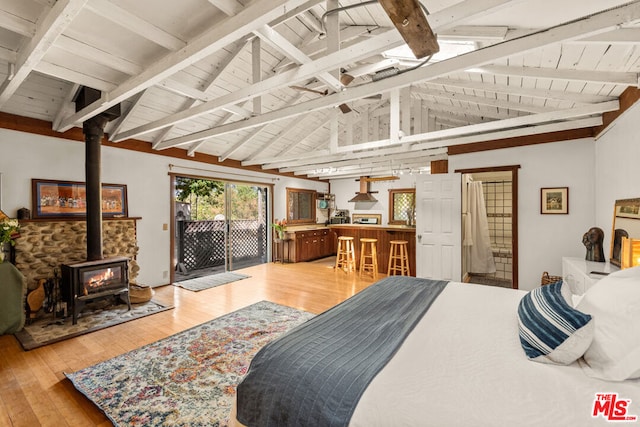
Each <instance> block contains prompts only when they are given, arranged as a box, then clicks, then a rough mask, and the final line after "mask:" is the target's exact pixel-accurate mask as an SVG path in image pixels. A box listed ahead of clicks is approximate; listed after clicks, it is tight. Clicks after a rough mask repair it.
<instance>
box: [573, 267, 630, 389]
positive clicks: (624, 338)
mask: <svg viewBox="0 0 640 427" xmlns="http://www.w3.org/2000/svg"><path fill="white" fill-rule="evenodd" d="M577 309H578V310H580V311H582V312H583V313H588V314H590V315H591V316H593V319H594V322H595V333H594V337H593V342H592V343H591V345H590V346H589V348H588V349H587V351H586V352H585V354H584V358H583V360H580V365H581V366H582V368H583V370H584V372H585V373H586V374H587V375H589V376H591V377H595V378H601V379H605V380H611V381H624V380H626V379H630V378H640V267H634V268H630V269H625V270H620V271H617V272H615V273H612V274H610V275H608V276H607V277H605V278H603V279H600V280H599V281H598V283H596V284H595V285H594V286H593V287H592V288H591V289H589V290H588V291H587V292H586V293H585V295H584V298H583V299H582V301H580V303H579V304H578V306H577Z"/></svg>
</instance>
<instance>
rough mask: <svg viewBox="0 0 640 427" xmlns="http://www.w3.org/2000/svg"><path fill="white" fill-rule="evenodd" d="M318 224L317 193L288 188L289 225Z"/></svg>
mask: <svg viewBox="0 0 640 427" xmlns="http://www.w3.org/2000/svg"><path fill="white" fill-rule="evenodd" d="M315 223H316V191H315V190H305V189H302V188H287V224H291V225H293V224H315Z"/></svg>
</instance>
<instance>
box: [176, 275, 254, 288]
mask: <svg viewBox="0 0 640 427" xmlns="http://www.w3.org/2000/svg"><path fill="white" fill-rule="evenodd" d="M249 277H251V276H247V275H246V274H240V273H232V272H229V271H228V272H226V273H220V274H212V275H211V276H204V277H197V278H195V279H189V280H184V281H182V282H176V283H174V284H173V285H174V286H180V287H181V288H185V289H188V290H190V291H194V292H198V291H202V290H205V289H209V288H215V287H216V286H220V285H226V284H227V283H231V282H237V281H238V280H242V279H247V278H249Z"/></svg>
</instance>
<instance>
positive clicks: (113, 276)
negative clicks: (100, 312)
mask: <svg viewBox="0 0 640 427" xmlns="http://www.w3.org/2000/svg"><path fill="white" fill-rule="evenodd" d="M128 263H129V259H128V258H125V257H114V258H106V259H101V260H96V261H85V262H80V263H77V264H63V265H62V285H61V294H62V298H63V300H64V301H65V302H66V303H67V307H68V310H69V311H70V312H71V313H72V314H73V324H74V325H75V324H76V323H77V322H78V313H80V311H81V310H82V307H84V305H85V303H87V302H89V301H93V300H96V299H102V298H107V297H115V298H118V297H120V296H122V297H123V298H124V299H125V300H126V302H127V306H128V307H129V310H131V301H130V300H129V266H128Z"/></svg>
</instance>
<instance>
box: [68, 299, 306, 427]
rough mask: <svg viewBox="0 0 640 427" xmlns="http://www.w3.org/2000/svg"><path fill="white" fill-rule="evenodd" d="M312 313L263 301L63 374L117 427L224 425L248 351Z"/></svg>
mask: <svg viewBox="0 0 640 427" xmlns="http://www.w3.org/2000/svg"><path fill="white" fill-rule="evenodd" d="M312 317H313V314H311V313H307V312H304V311H300V310H297V309H295V308H291V307H286V306H283V305H279V304H275V303H272V302H268V301H261V302H258V303H255V304H252V305H250V306H248V307H245V308H241V309H239V310H237V311H234V312H232V313H229V314H227V315H224V316H222V317H218V318H217V319H213V320H210V321H208V322H206V323H203V324H201V325H198V326H195V327H193V328H191V329H187V330H186V331H182V332H179V333H177V334H175V335H172V336H170V337H167V338H164V339H162V340H160V341H156V342H154V343H151V344H147V345H145V346H143V347H140V348H138V349H136V350H132V351H130V352H128V353H125V354H122V355H120V356H116V357H114V358H113V359H109V360H106V361H104V362H102V363H98V364H97V365H93V366H89V367H88V368H84V369H82V370H80V371H77V372H74V373H65V375H66V376H67V378H69V379H70V380H71V382H72V383H73V386H74V387H75V388H76V389H77V390H78V391H80V393H82V394H84V395H85V396H86V397H87V398H88V399H89V400H91V402H93V403H94V404H95V405H96V406H97V407H98V408H100V409H101V410H102V411H103V412H104V413H105V415H106V416H107V417H108V418H109V419H110V420H111V422H112V423H113V424H114V425H115V426H134V425H136V426H143V425H144V426H150V425H155V426H160V425H166V426H226V425H228V422H229V415H230V412H231V408H232V406H233V403H234V401H235V394H236V386H237V385H238V383H239V382H240V380H241V379H242V378H243V377H244V375H245V374H246V373H247V370H248V369H249V364H250V363H251V359H252V358H253V356H254V355H255V354H256V353H257V352H258V350H260V349H261V348H262V347H263V346H264V345H265V344H267V343H268V342H271V341H273V340H274V339H276V338H277V337H279V336H281V335H282V334H284V333H285V332H287V331H289V330H290V329H292V328H294V327H295V326H297V325H299V324H301V323H303V322H304V321H306V320H308V319H310V318H312Z"/></svg>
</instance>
